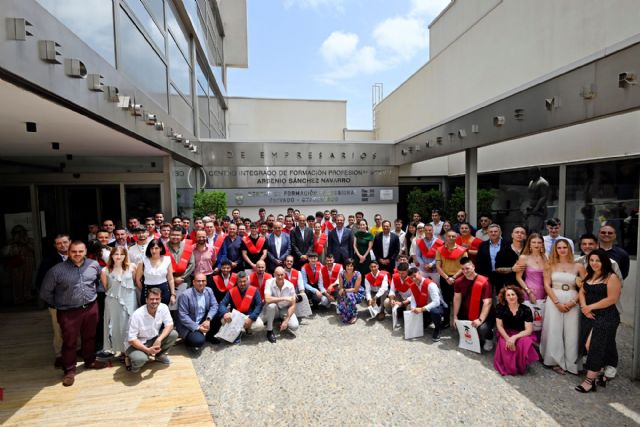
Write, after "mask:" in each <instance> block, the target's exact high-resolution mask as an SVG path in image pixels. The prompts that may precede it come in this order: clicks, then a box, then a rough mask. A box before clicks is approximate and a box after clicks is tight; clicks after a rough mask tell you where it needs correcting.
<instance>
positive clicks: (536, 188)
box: [524, 166, 549, 233]
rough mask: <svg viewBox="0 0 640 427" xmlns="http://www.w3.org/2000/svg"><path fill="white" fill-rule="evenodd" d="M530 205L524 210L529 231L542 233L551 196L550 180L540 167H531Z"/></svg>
mask: <svg viewBox="0 0 640 427" xmlns="http://www.w3.org/2000/svg"><path fill="white" fill-rule="evenodd" d="M529 179H530V181H529V188H528V195H529V201H528V205H527V206H526V207H525V211H524V222H525V224H526V225H527V228H528V229H529V233H533V232H536V233H541V232H542V231H543V230H544V221H545V219H546V218H547V199H548V198H549V182H548V181H547V180H546V179H544V178H543V177H542V175H541V173H540V168H539V167H537V166H536V167H532V168H531V169H529Z"/></svg>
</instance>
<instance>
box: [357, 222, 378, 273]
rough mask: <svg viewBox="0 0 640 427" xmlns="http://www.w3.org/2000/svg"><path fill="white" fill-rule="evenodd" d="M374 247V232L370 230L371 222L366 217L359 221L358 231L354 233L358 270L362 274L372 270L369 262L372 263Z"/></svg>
mask: <svg viewBox="0 0 640 427" xmlns="http://www.w3.org/2000/svg"><path fill="white" fill-rule="evenodd" d="M372 247H373V234H371V233H370V232H369V224H367V220H366V219H361V220H360V222H359V223H358V231H356V232H355V234H354V239H353V249H354V254H355V257H354V261H355V267H356V270H358V271H359V272H360V274H361V275H362V276H365V275H367V274H369V273H370V272H371V270H370V269H369V264H370V263H371V255H370V253H371V248H372Z"/></svg>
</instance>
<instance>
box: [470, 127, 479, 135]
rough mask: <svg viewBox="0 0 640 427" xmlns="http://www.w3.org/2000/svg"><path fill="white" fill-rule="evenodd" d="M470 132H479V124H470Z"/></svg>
mask: <svg viewBox="0 0 640 427" xmlns="http://www.w3.org/2000/svg"><path fill="white" fill-rule="evenodd" d="M471 132H473V133H480V126H479V125H471Z"/></svg>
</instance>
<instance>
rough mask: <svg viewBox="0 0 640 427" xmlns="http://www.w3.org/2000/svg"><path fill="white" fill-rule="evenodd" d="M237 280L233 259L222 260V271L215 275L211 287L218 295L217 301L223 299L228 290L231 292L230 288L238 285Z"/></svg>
mask: <svg viewBox="0 0 640 427" xmlns="http://www.w3.org/2000/svg"><path fill="white" fill-rule="evenodd" d="M236 281H237V276H236V273H232V272H231V261H229V260H224V261H222V263H221V264H220V273H219V274H216V275H214V276H213V281H212V285H211V289H213V293H214V295H215V296H216V301H218V302H220V301H222V299H223V298H224V297H225V295H227V292H229V289H231V288H233V287H234V286H235V285H236ZM207 286H208V285H207Z"/></svg>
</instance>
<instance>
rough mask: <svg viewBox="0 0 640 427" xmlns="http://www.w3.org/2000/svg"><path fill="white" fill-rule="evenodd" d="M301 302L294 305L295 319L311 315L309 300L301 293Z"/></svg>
mask: <svg viewBox="0 0 640 427" xmlns="http://www.w3.org/2000/svg"><path fill="white" fill-rule="evenodd" d="M300 296H302V301H300V302H299V303H296V317H297V318H301V317H309V316H311V315H312V314H313V312H312V311H311V305H310V304H309V298H307V294H305V293H301V294H300Z"/></svg>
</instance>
